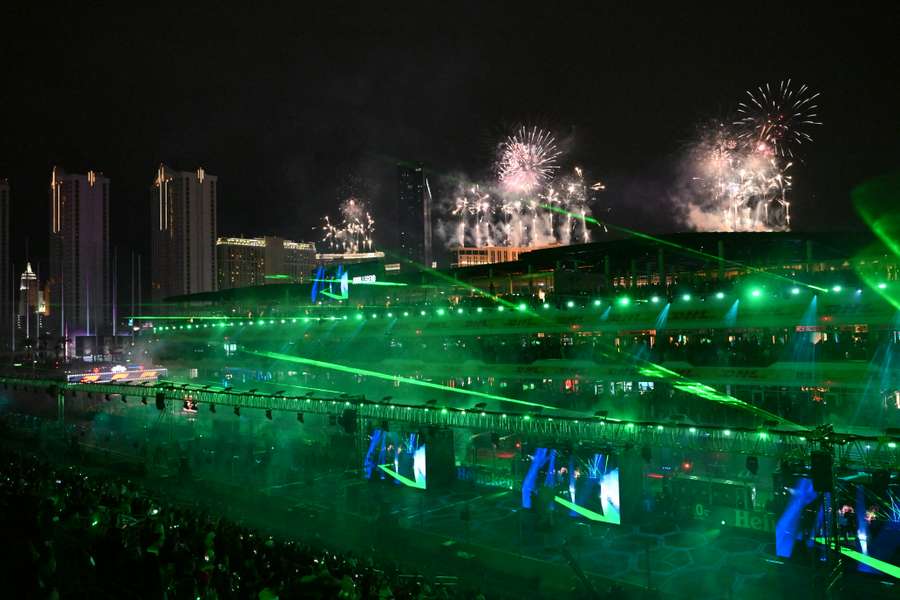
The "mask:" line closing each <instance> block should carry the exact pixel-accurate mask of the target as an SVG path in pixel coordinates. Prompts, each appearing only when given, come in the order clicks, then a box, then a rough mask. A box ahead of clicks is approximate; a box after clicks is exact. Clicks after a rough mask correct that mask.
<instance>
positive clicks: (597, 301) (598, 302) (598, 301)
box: [594, 300, 603, 306]
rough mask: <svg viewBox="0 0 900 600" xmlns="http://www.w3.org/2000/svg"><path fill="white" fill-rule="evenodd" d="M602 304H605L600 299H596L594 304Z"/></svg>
mask: <svg viewBox="0 0 900 600" xmlns="http://www.w3.org/2000/svg"><path fill="white" fill-rule="evenodd" d="M601 304H603V302H601V301H600V300H594V306H600V305H601Z"/></svg>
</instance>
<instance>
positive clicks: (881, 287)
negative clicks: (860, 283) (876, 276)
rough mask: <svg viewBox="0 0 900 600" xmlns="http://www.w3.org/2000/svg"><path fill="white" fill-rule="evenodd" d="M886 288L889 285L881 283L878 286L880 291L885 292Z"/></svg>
mask: <svg viewBox="0 0 900 600" xmlns="http://www.w3.org/2000/svg"><path fill="white" fill-rule="evenodd" d="M886 288H887V284H886V283H879V284H878V289H879V290H883V289H886Z"/></svg>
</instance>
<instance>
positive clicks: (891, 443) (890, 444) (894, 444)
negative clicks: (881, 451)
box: [888, 442, 897, 448]
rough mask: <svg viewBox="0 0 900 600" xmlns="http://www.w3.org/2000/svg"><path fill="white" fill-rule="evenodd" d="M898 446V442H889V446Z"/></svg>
mask: <svg viewBox="0 0 900 600" xmlns="http://www.w3.org/2000/svg"><path fill="white" fill-rule="evenodd" d="M896 447H897V443H896V442H888V448H896Z"/></svg>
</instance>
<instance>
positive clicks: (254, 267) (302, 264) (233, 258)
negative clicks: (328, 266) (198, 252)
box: [216, 236, 316, 290]
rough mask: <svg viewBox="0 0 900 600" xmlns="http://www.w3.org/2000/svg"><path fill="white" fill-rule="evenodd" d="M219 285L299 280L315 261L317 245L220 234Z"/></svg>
mask: <svg viewBox="0 0 900 600" xmlns="http://www.w3.org/2000/svg"><path fill="white" fill-rule="evenodd" d="M216 262H217V264H218V268H219V272H218V284H219V289H220V290H224V289H228V288H235V287H247V286H251V285H263V284H266V283H302V282H303V281H307V280H308V279H309V276H310V272H311V271H312V270H313V268H314V267H315V265H316V245H315V244H313V243H311V242H292V241H290V240H285V239H282V238H279V237H272V236H266V237H264V238H225V237H223V238H219V239H218V240H217V241H216Z"/></svg>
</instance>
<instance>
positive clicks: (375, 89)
mask: <svg viewBox="0 0 900 600" xmlns="http://www.w3.org/2000/svg"><path fill="white" fill-rule="evenodd" d="M198 10H199V9H193V8H190V7H179V8H176V9H174V12H173V13H172V14H173V19H172V23H173V27H171V28H169V29H167V31H166V32H165V33H164V34H162V35H146V34H147V33H148V27H149V24H150V23H152V22H153V18H152V17H151V15H150V14H147V15H141V14H140V12H141V11H140V9H138V10H137V12H136V13H135V14H133V15H132V14H129V15H128V16H127V17H125V15H117V14H115V12H110V11H105V10H102V11H101V10H95V9H93V8H90V7H87V8H80V9H78V10H77V11H76V10H75V9H73V11H72V12H71V13H70V12H68V11H65V10H63V11H53V12H50V13H49V14H47V13H42V12H41V11H40V10H37V11H33V12H32V14H30V16H26V15H23V14H10V15H9V17H10V18H9V19H5V21H6V22H8V23H16V24H17V27H11V28H10V31H11V32H12V33H11V35H10V36H8V37H5V38H4V40H3V42H0V43H2V44H3V45H4V51H5V55H7V56H9V57H10V61H9V69H8V70H7V72H6V73H5V79H6V83H7V85H8V88H9V89H10V90H19V91H20V92H21V93H12V94H6V95H4V98H2V99H0V108H2V109H3V113H4V114H8V115H16V119H14V120H12V121H11V122H10V123H9V124H8V126H7V127H6V129H5V135H6V137H7V139H8V143H7V144H5V145H4V146H3V148H0V177H5V178H8V179H9V181H10V184H11V187H12V189H13V190H15V191H14V198H16V199H17V200H18V202H17V203H16V204H15V205H14V206H13V209H12V211H13V214H12V216H11V219H12V221H13V222H16V223H27V224H29V225H27V226H23V227H18V228H16V231H14V232H12V238H13V239H12V244H11V260H12V261H13V262H16V263H17V264H24V263H23V261H24V252H23V249H24V246H25V243H24V238H25V237H26V236H27V237H28V238H29V242H30V243H29V246H30V248H31V251H32V254H33V255H35V256H47V250H46V242H45V241H43V239H42V238H43V235H42V234H41V232H40V231H39V229H38V224H40V223H43V222H46V216H45V212H44V211H46V207H45V206H42V204H43V203H41V202H36V200H40V199H41V198H42V197H43V193H44V192H43V190H44V189H46V188H45V186H46V173H48V172H49V169H50V168H51V167H52V166H53V165H54V164H62V165H67V166H68V168H70V169H72V170H73V171H78V172H85V171H87V170H89V169H94V170H97V171H103V172H105V173H106V174H107V175H108V176H110V177H112V178H113V179H114V180H115V181H116V182H117V183H116V199H115V204H114V206H113V214H112V215H111V218H112V219H113V222H112V224H111V231H112V233H111V237H112V239H111V243H112V244H113V245H115V246H118V247H124V246H125V245H126V243H127V244H128V245H134V246H135V248H134V249H135V251H136V252H139V253H141V254H143V255H144V256H149V253H150V252H149V251H150V248H149V242H148V240H146V239H145V237H146V233H145V227H144V224H143V223H144V221H145V220H146V218H148V217H147V214H148V212H149V207H147V209H146V210H144V209H142V210H135V209H134V208H133V207H140V206H141V204H139V203H140V202H141V201H142V200H143V199H144V198H146V196H145V193H146V192H145V190H146V183H145V181H146V172H147V171H148V169H152V168H153V165H158V164H159V163H160V162H167V163H168V164H172V165H174V166H176V167H178V168H184V167H183V166H182V165H184V166H188V165H198V164H202V165H204V166H205V168H207V169H208V170H209V171H210V172H213V173H217V174H219V175H220V176H221V177H222V178H223V180H225V181H227V182H228V185H227V186H226V190H227V191H225V192H223V194H222V195H221V196H220V198H219V201H220V213H221V214H222V221H221V222H220V223H219V226H220V228H221V230H222V231H223V232H224V233H228V234H245V235H278V236H282V237H285V238H288V239H300V240H315V239H318V237H319V236H318V235H317V233H318V231H317V230H316V229H314V228H315V227H318V226H319V223H320V220H321V216H322V215H323V214H326V213H329V212H331V213H333V209H334V208H335V206H336V205H337V204H338V203H339V201H340V200H341V198H340V196H341V192H340V189H341V187H342V185H343V184H344V183H345V180H346V179H347V177H349V176H351V175H353V176H354V177H357V178H358V179H361V180H362V181H363V182H364V183H365V187H366V188H367V189H368V192H369V195H370V198H369V200H370V201H371V204H372V211H373V215H374V217H375V218H376V220H378V222H379V223H380V228H379V233H378V236H385V239H389V236H390V234H391V229H392V224H391V223H390V218H389V215H390V214H391V213H390V210H391V207H392V204H393V202H394V198H396V163H397V162H399V161H401V160H411V161H422V162H426V163H427V164H429V165H430V166H431V167H432V169H433V170H434V172H435V177H434V178H432V181H431V184H432V187H433V188H435V190H434V191H435V195H436V196H437V194H438V192H437V191H436V189H437V188H438V187H440V180H441V179H442V178H443V177H444V176H448V175H452V174H453V173H457V172H464V173H472V174H474V175H477V174H478V171H479V170H480V169H484V168H487V167H489V166H490V164H491V162H492V156H493V154H494V151H495V145H496V141H497V140H498V139H503V137H504V136H505V135H506V134H507V133H508V132H509V131H510V129H512V128H514V127H516V126H517V125H518V124H521V123H527V122H536V123H537V124H538V125H541V126H544V127H545V128H547V129H549V130H552V131H553V132H554V133H555V134H556V135H557V137H558V139H559V140H560V142H561V144H562V145H563V146H564V147H565V150H567V152H568V153H569V156H570V157H571V162H572V163H573V164H575V165H578V166H582V167H583V168H585V169H586V171H587V172H590V173H592V174H595V176H596V177H597V178H598V179H601V180H603V181H604V182H605V183H606V184H607V190H606V192H605V193H604V197H603V202H604V206H603V208H604V209H609V211H608V215H609V217H610V218H614V219H615V220H616V222H617V223H619V224H621V225H624V226H628V227H639V228H641V229H644V230H650V231H675V230H678V229H679V225H678V223H677V221H676V220H675V219H674V218H673V216H672V208H671V205H670V198H668V195H669V193H670V191H671V189H672V186H671V179H672V172H673V168H674V165H675V164H676V163H677V160H678V158H679V156H680V155H681V154H682V147H683V145H684V143H685V141H686V140H688V139H689V138H690V137H691V135H692V131H693V128H694V127H695V125H696V123H697V122H698V120H700V119H702V118H704V117H705V116H715V115H716V114H717V113H718V112H719V111H725V110H726V109H727V108H728V107H730V106H731V105H732V103H733V99H734V98H739V97H741V95H742V94H743V93H744V90H746V89H748V88H753V87H755V86H757V85H759V84H762V83H766V82H773V83H777V82H778V81H779V80H780V79H782V78H786V77H794V78H796V79H797V80H799V81H803V82H806V83H808V84H809V85H810V86H812V87H813V88H815V89H816V90H817V91H820V92H821V104H822V111H823V114H824V115H825V116H826V117H827V118H824V123H825V124H824V125H823V126H822V127H821V128H820V130H819V131H817V132H816V142H815V144H814V145H812V146H811V147H810V149H809V150H808V152H806V153H805V158H804V161H803V162H802V163H798V164H795V165H794V167H793V170H794V173H795V185H794V197H795V199H796V200H795V202H794V203H793V204H792V214H791V216H792V226H793V228H794V229H796V230H801V231H803V230H816V229H840V228H845V227H847V226H855V224H856V219H855V216H854V211H853V208H852V206H851V203H850V201H849V192H850V190H851V189H852V187H853V186H855V185H858V184H860V183H862V182H863V181H865V180H866V179H868V178H870V177H873V176H877V175H879V174H882V173H884V172H885V171H887V170H889V169H890V168H891V166H892V165H895V164H896V163H895V160H894V158H895V157H896V156H897V155H898V154H900V148H898V141H897V137H896V135H894V132H896V131H897V129H898V127H897V124H896V119H897V116H896V111H894V110H892V108H891V107H892V106H895V105H896V104H897V102H898V97H897V95H898V91H897V87H896V86H894V85H892V84H891V82H890V80H889V78H885V77H884V74H885V73H890V72H895V71H896V68H895V67H896V60H895V58H894V55H893V53H891V52H890V46H889V42H888V40H889V39H890V37H891V36H890V35H889V34H888V32H890V31H892V29H891V27H890V23H891V21H890V19H882V18H879V15H878V14H877V11H876V12H875V13H872V12H871V11H869V12H866V11H863V10H862V9H856V8H848V9H846V11H845V12H844V13H843V14H841V15H840V18H838V17H837V16H835V15H828V14H827V13H824V12H819V11H811V10H806V9H804V8H801V7H788V8H786V9H784V10H781V11H779V18H778V19H773V18H770V17H769V16H767V15H766V14H765V13H766V11H760V14H758V15H744V16H742V19H741V20H739V21H737V22H734V24H733V26H726V23H729V22H730V21H728V20H727V15H726V14H725V13H724V12H717V11H716V10H706V9H697V8H692V7H687V8H684V7H679V8H678V9H663V10H659V11H657V10H654V11H653V12H652V13H648V14H645V15H639V14H634V13H633V11H630V10H629V11H620V10H617V9H615V8H607V9H600V10H598V11H594V9H593V8H592V9H591V11H592V12H587V9H584V8H580V7H573V8H571V9H570V10H559V11H556V10H555V9H553V10H551V8H550V7H543V8H537V9H526V8H525V7H524V6H520V7H518V10H515V11H507V10H503V9H502V8H499V7H483V8H476V7H475V6H474V5H465V4H463V5H461V6H459V7H458V8H457V9H455V10H454V11H449V12H448V14H446V15H442V16H441V18H440V19H434V18H433V17H434V15H433V14H430V11H428V10H427V8H421V9H417V10H411V11H403V10H400V9H399V8H397V9H394V8H388V9H382V8H378V9H377V10H376V9H372V8H362V9H357V8H354V9H352V10H340V9H329V8H324V7H320V8H317V9H312V10H310V11H308V13H307V14H304V16H303V18H302V19H295V18H292V17H294V15H292V13H291V12H290V11H285V12H284V13H283V14H281V13H277V14H276V13H266V12H265V11H261V12H258V13H256V12H254V13H248V14H243V13H240V12H237V13H235V12H225V11H221V12H216V13H205V12H198ZM369 11H372V12H371V13H370V12H369ZM198 22H204V23H205V26H204V31H206V32H208V33H207V34H206V35H205V36H199V37H198V36H196V35H189V34H188V32H189V31H196V30H195V28H194V26H195V25H196V23H198ZM423 22H428V23H429V26H428V27H420V24H421V23H423ZM63 24H65V26H63ZM79 24H81V25H85V26H81V25H79ZM88 24H89V26H87V25H88ZM288 24H290V26H288ZM262 30H265V31H268V34H267V35H266V36H265V38H264V39H262V40H260V39H258V37H255V34H252V35H253V36H254V37H253V39H252V43H250V40H249V39H247V36H248V35H251V32H255V31H262ZM853 30H856V31H865V32H867V33H866V36H865V38H866V39H865V43H864V44H859V43H855V42H853V40H852V39H851V38H849V37H848V36H847V35H846V34H845V33H844V32H846V31H853ZM55 31H63V32H64V34H63V35H55V34H54V33H53V32H55ZM88 32H90V34H88ZM385 33H390V35H383V34H385ZM26 38H27V39H33V41H32V42H29V43H28V44H24V43H20V41H21V40H24V39H26ZM122 39H131V40H133V41H132V42H131V43H130V44H129V45H126V46H123V45H122V44H121V43H120V40H122ZM201 41H203V43H201ZM225 41H227V42H228V43H220V42H225ZM376 41H377V43H375V42H376ZM25 48H29V49H30V50H28V51H26V50H25ZM210 48H216V51H215V53H210V50H209V49H210ZM236 48H241V49H242V50H241V51H240V52H238V51H236V50H235V49H236ZM713 49H721V51H717V52H711V50H713ZM451 56H452V60H449V59H448V57H451ZM48 59H52V60H53V62H54V64H55V65H56V69H55V72H57V73H59V74H60V76H59V77H55V78H48V77H46V69H44V68H43V67H42V65H44V64H45V63H46V61H47V60H48ZM167 63H168V64H173V65H182V66H178V67H176V68H173V69H171V70H170V71H168V77H170V79H171V85H166V86H152V85H150V83H149V80H147V78H146V76H145V74H146V73H148V72H152V71H153V70H155V69H156V67H157V66H158V65H159V64H167ZM189 65H191V66H189ZM685 65H692V66H691V68H689V69H688V68H685ZM197 66H207V67H208V68H207V69H206V72H205V73H204V77H202V78H198V77H197ZM98 82H103V85H102V86H100V85H98ZM36 86H41V89H44V90H45V93H41V94H37V95H35V94H28V93H27V92H28V91H29V90H33V89H36ZM101 90H102V93H101ZM25 98H28V100H27V101H25V100H24V99H25ZM62 98H66V101H65V102H62V101H61V99H62ZM173 100H174V102H173ZM860 114H872V115H878V116H879V118H878V119H872V120H862V121H861V120H859V119H858V118H857V117H858V115H860ZM47 115H51V117H50V118H47V117H46V116H47ZM88 124H89V125H88ZM119 203H121V205H120V204H119ZM376 242H378V243H379V244H382V242H383V239H377V240H376ZM382 245H383V244H382Z"/></svg>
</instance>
